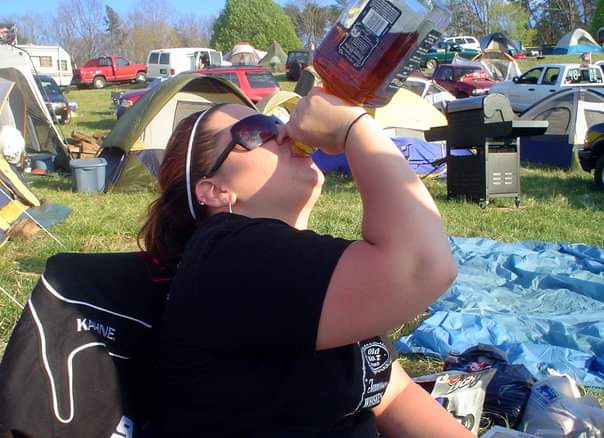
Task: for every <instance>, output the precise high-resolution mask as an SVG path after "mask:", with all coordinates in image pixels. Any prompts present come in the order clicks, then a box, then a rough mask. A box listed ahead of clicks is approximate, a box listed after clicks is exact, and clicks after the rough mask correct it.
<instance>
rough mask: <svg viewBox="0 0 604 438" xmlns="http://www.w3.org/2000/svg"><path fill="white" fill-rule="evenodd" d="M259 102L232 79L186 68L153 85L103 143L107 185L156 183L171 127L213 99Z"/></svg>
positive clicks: (146, 186)
mask: <svg viewBox="0 0 604 438" xmlns="http://www.w3.org/2000/svg"><path fill="white" fill-rule="evenodd" d="M223 102H224V103H239V104H241V105H246V106H249V107H251V108H254V109H255V106H254V104H253V103H252V102H251V101H250V100H249V99H248V98H247V97H246V96H245V95H244V94H243V92H242V91H241V90H239V88H237V87H236V86H235V85H233V84H232V82H230V81H227V80H225V79H220V78H217V77H210V76H204V75H201V74H197V73H182V74H180V75H178V76H175V77H173V78H171V79H168V80H166V81H164V82H163V83H161V84H160V85H158V86H157V87H154V88H152V89H151V90H149V91H148V92H147V93H145V95H144V96H143V97H142V98H141V99H140V102H139V103H137V104H136V105H135V106H134V107H132V108H131V109H130V110H128V111H127V112H125V113H124V115H123V116H122V117H121V118H120V119H119V120H118V121H117V123H116V124H115V126H114V127H113V129H112V130H111V132H110V133H109V134H108V135H107V137H106V138H105V140H104V141H103V144H102V146H101V148H102V149H101V154H100V156H101V157H102V158H105V159H106V160H107V175H108V178H107V186H106V189H105V190H106V191H110V190H116V191H135V190H142V189H153V188H155V187H156V185H157V176H158V173H159V166H160V165H161V162H162V160H163V156H164V150H165V148H166V146H167V144H168V140H169V139H170V136H171V135H172V131H173V130H174V128H175V127H176V126H177V125H178V123H179V122H180V121H181V120H182V119H184V118H185V117H187V116H189V115H191V114H193V113H194V112H197V111H201V110H203V109H205V108H207V107H208V106H210V105H211V104H212V103H223Z"/></svg>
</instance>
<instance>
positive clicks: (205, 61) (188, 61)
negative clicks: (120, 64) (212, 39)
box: [147, 47, 230, 80]
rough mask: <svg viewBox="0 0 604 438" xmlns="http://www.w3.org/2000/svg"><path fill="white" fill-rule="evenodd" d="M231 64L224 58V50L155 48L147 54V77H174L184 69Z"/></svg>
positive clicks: (150, 78)
mask: <svg viewBox="0 0 604 438" xmlns="http://www.w3.org/2000/svg"><path fill="white" fill-rule="evenodd" d="M223 65H230V63H226V62H225V61H223V59H222V52H220V51H218V50H214V49H208V48H206V47H180V48H173V49H155V50H151V51H149V54H148V55H147V78H148V79H149V80H153V79H155V78H159V77H163V78H166V77H172V76H175V75H177V74H179V73H182V72H183V71H189V70H199V69H201V68H204V67H209V66H213V67H220V66H223Z"/></svg>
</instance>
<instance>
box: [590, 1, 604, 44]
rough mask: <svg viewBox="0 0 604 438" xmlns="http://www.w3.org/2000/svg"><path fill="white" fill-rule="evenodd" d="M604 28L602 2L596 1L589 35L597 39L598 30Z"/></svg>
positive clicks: (603, 5)
mask: <svg viewBox="0 0 604 438" xmlns="http://www.w3.org/2000/svg"><path fill="white" fill-rule="evenodd" d="M601 27H604V0H598V1H597V3H596V10H595V12H594V15H593V18H592V22H591V34H592V35H594V36H595V37H596V38H597V37H598V29H600V28H601Z"/></svg>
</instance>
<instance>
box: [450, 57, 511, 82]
mask: <svg viewBox="0 0 604 438" xmlns="http://www.w3.org/2000/svg"><path fill="white" fill-rule="evenodd" d="M451 64H462V65H472V66H476V67H481V68H482V69H483V70H484V71H485V72H486V73H487V75H488V76H489V77H490V78H491V79H493V80H495V81H511V80H512V79H513V78H514V76H520V74H521V72H520V67H518V63H517V62H516V60H515V59H514V58H512V57H511V56H510V55H508V54H507V53H503V52H500V51H498V50H493V49H488V50H485V51H484V52H482V53H481V54H480V55H477V56H475V57H474V58H473V59H472V60H469V59H465V58H463V57H461V56H457V55H456V56H455V57H454V58H453V61H451Z"/></svg>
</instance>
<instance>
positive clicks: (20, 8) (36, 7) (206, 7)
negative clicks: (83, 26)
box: [0, 0, 331, 16]
mask: <svg viewBox="0 0 604 438" xmlns="http://www.w3.org/2000/svg"><path fill="white" fill-rule="evenodd" d="M1 1H2V7H1V8H0V11H1V12H0V16H10V15H30V14H47V13H54V12H55V10H56V5H57V3H58V0H1ZM143 1H144V0H143ZM140 2H141V0H105V1H104V2H103V3H104V4H107V5H109V6H111V7H112V8H114V9H115V10H116V11H118V13H120V12H127V11H129V10H131V9H132V7H133V6H134V5H135V4H139V3H140ZM166 3H167V4H168V5H169V6H170V8H171V9H172V8H173V9H174V11H175V12H177V13H183V12H185V13H194V14H195V15H198V16H199V15H203V16H212V15H218V13H219V12H220V10H221V9H222V8H223V7H224V0H166ZM277 3H279V4H286V3H287V0H277ZM318 3H319V4H324V5H325V4H330V3H331V2H330V1H329V0H319V1H318Z"/></svg>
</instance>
